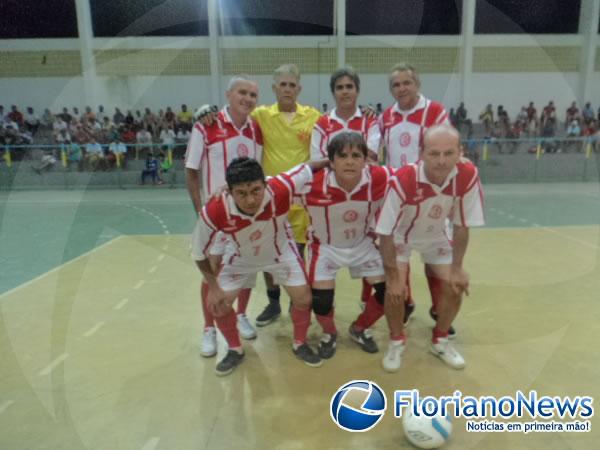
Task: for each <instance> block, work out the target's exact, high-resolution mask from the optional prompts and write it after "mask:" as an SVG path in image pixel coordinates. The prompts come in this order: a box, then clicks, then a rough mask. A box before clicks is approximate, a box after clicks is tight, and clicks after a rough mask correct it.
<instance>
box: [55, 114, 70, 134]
mask: <svg viewBox="0 0 600 450" xmlns="http://www.w3.org/2000/svg"><path fill="white" fill-rule="evenodd" d="M68 129H69V125H67V122H65V121H64V120H63V114H57V115H56V117H55V118H54V123H53V124H52V130H53V135H54V138H55V139H56V136H58V134H59V133H60V130H68Z"/></svg>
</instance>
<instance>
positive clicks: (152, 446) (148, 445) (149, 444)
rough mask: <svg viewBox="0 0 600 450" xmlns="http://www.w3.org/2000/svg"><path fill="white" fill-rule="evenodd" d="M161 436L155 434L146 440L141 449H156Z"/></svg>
mask: <svg viewBox="0 0 600 450" xmlns="http://www.w3.org/2000/svg"><path fill="white" fill-rule="evenodd" d="M159 441H160V438H158V437H156V436H154V437H152V438H150V439H148V440H147V441H146V443H145V444H144V446H143V447H142V449H141V450H154V449H155V448H156V446H157V445H158V442H159Z"/></svg>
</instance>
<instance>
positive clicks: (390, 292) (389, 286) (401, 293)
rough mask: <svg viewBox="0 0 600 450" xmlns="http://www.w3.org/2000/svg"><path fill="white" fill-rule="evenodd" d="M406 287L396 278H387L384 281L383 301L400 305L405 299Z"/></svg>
mask: <svg viewBox="0 0 600 450" xmlns="http://www.w3.org/2000/svg"><path fill="white" fill-rule="evenodd" d="M406 295H407V292H406V288H405V286H404V285H403V284H402V283H401V282H400V281H399V280H398V281H396V280H394V281H391V280H388V281H386V283H385V302H390V304H391V305H396V306H399V305H402V304H404V301H405V300H406Z"/></svg>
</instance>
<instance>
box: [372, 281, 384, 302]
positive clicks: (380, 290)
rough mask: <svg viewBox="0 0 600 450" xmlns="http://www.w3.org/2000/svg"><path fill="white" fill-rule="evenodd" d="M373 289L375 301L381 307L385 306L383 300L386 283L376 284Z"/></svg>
mask: <svg viewBox="0 0 600 450" xmlns="http://www.w3.org/2000/svg"><path fill="white" fill-rule="evenodd" d="M373 289H375V300H377V303H379V304H380V305H383V300H384V299H385V281H382V282H380V283H375V284H374V285H373Z"/></svg>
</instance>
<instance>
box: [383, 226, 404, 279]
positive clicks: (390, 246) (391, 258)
mask: <svg viewBox="0 0 600 450" xmlns="http://www.w3.org/2000/svg"><path fill="white" fill-rule="evenodd" d="M379 252H380V253H381V259H382V260H383V269H384V271H385V279H386V280H395V279H396V278H398V277H399V273H398V264H397V263H396V246H395V245H394V237H393V236H392V235H385V234H380V235H379Z"/></svg>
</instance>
